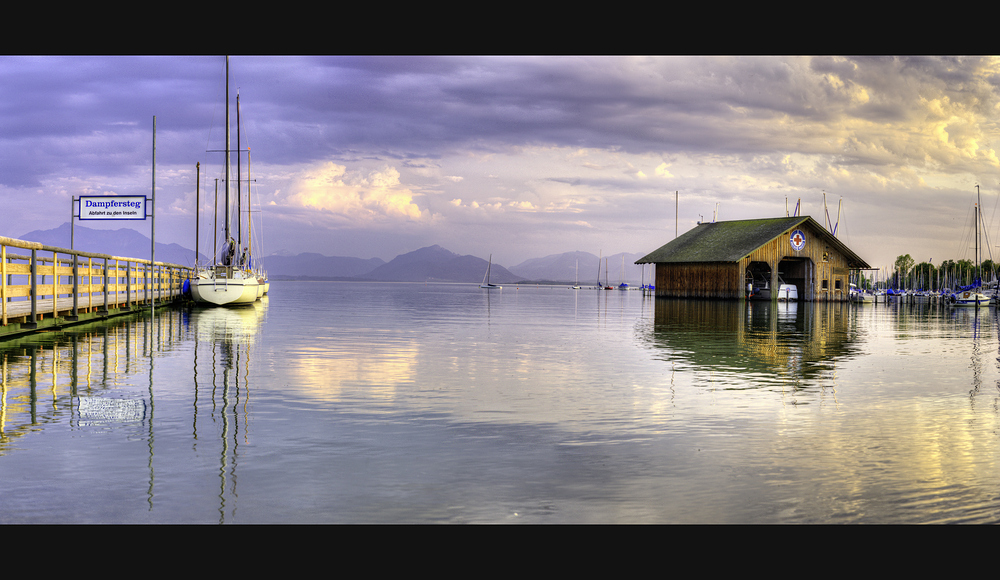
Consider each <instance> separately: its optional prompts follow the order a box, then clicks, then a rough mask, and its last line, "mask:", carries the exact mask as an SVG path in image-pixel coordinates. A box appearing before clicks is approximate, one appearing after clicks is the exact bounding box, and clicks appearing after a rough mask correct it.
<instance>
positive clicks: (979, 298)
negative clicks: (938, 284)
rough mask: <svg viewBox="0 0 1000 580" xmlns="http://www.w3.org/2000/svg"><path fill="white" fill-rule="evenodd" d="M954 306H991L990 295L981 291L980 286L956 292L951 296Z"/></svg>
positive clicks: (950, 301)
mask: <svg viewBox="0 0 1000 580" xmlns="http://www.w3.org/2000/svg"><path fill="white" fill-rule="evenodd" d="M948 301H949V303H950V304H951V305H952V306H989V305H990V297H989V296H987V295H985V294H983V293H982V292H980V291H979V288H970V289H968V290H962V291H960V292H955V293H954V294H952V295H951V296H950V297H949V300H948Z"/></svg>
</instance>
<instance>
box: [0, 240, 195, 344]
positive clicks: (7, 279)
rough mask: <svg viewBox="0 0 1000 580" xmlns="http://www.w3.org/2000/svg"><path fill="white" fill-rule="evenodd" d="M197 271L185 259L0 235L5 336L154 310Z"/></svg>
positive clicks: (0, 333)
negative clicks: (132, 255)
mask: <svg viewBox="0 0 1000 580" xmlns="http://www.w3.org/2000/svg"><path fill="white" fill-rule="evenodd" d="M74 269H75V270H76V271H75V272H74ZM193 273H194V272H193V268H190V267H188V266H181V265H179V264H169V263H164V262H156V263H155V264H154V263H151V262H150V261H149V260H143V259H141V258H125V257H121V256H110V255H107V254H98V253H93V252H81V251H74V250H68V249H65V248H57V247H53V246H46V245H44V244H40V243H38V242H29V241H25V240H17V239H14V238H5V237H0V340H2V339H3V338H6V337H9V336H14V335H18V334H23V333H26V332H34V331H36V330H44V329H55V328H60V327H62V326H66V325H69V324H75V323H78V322H83V321H89V320H94V319H99V318H107V317H109V316H117V315H121V314H128V313H131V312H137V311H140V310H148V309H149V308H150V306H151V303H152V305H159V304H163V303H167V302H170V301H173V300H175V299H177V298H179V297H180V296H181V293H182V291H183V283H184V280H186V279H188V278H190V277H191V276H192V275H193Z"/></svg>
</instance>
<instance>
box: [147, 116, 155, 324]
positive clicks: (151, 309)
mask: <svg viewBox="0 0 1000 580" xmlns="http://www.w3.org/2000/svg"><path fill="white" fill-rule="evenodd" d="M152 198H153V208H152V211H151V212H150V214H151V217H152V222H153V223H152V226H151V227H150V234H151V236H150V237H151V238H152V239H151V242H150V244H151V246H152V247H151V248H150V250H149V261H150V262H152V263H154V264H155V263H156V115H153V194H152ZM155 309H156V294H153V299H152V300H151V301H150V303H149V313H150V314H153V313H154V312H155Z"/></svg>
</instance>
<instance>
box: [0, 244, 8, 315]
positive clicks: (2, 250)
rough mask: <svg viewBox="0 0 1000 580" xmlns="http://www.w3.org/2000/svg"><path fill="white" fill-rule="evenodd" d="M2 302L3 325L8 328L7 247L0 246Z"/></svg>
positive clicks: (0, 294) (0, 290)
mask: <svg viewBox="0 0 1000 580" xmlns="http://www.w3.org/2000/svg"><path fill="white" fill-rule="evenodd" d="M0 278H2V281H0V301H2V302H3V306H2V308H3V325H4V326H7V246H6V245H3V246H0Z"/></svg>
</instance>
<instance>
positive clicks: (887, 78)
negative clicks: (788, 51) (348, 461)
mask: <svg viewBox="0 0 1000 580" xmlns="http://www.w3.org/2000/svg"><path fill="white" fill-rule="evenodd" d="M225 67H226V65H225V57H221V56H137V57H126V56H111V57H109V56H100V57H89V56H68V57H56V56H7V57H0V200H2V206H0V207H2V208H3V211H0V235H2V236H7V237H18V236H20V235H22V234H24V233H27V232H29V231H32V230H37V229H51V228H55V227H57V226H59V225H61V224H63V223H65V222H67V221H69V219H70V213H71V200H72V198H73V197H79V196H81V195H146V196H149V195H150V194H151V192H152V177H153V172H152V158H153V118H154V116H155V118H156V171H155V177H156V216H157V217H156V239H157V241H158V242H165V243H178V244H181V245H183V246H185V247H189V248H194V247H195V234H196V232H195V230H196V227H195V223H196V222H195V217H196V212H197V208H199V207H200V222H199V223H200V227H199V228H198V229H199V230H200V240H201V241H200V249H201V251H202V253H204V254H211V247H212V234H213V221H212V220H213V217H212V216H213V203H214V196H215V180H216V179H220V180H221V178H222V177H223V176H224V156H223V154H222V153H220V152H218V150H220V149H224V148H225V86H226V72H225V70H226V68H225ZM229 67H230V68H229V70H230V73H229V81H230V87H231V101H232V104H231V106H230V112H231V116H232V127H233V129H232V145H231V147H232V148H233V149H235V148H236V109H235V94H236V92H237V89H238V90H239V94H240V108H241V122H240V125H241V129H240V136H241V142H240V145H241V146H242V147H243V148H246V147H249V148H250V157H249V163H250V171H251V177H252V179H253V180H254V181H253V186H252V187H253V189H252V196H253V198H252V210H253V214H252V215H253V221H254V233H253V240H254V245H255V246H259V249H258V250H257V251H260V252H262V253H263V254H264V255H269V254H273V253H286V254H298V253H300V252H316V253H320V254H324V255H327V256H353V257H359V258H372V257H378V258H381V259H383V260H387V261H388V260H391V259H392V258H393V257H395V256H396V255H398V254H401V253H405V252H409V251H413V250H416V249H418V248H421V247H425V246H430V245H434V244H438V245H440V246H442V247H444V248H447V249H448V250H451V251H452V252H455V253H458V254H463V255H464V254H472V255H476V256H479V257H483V258H485V257H487V256H489V255H492V256H493V261H494V262H495V263H498V264H501V265H504V266H514V265H517V264H519V263H521V262H523V261H525V260H527V259H531V258H538V257H543V256H547V255H550V254H558V253H563V252H571V251H586V252H591V253H593V254H597V253H599V252H601V253H603V254H604V255H609V254H614V253H618V252H630V253H633V252H640V253H647V252H651V251H653V250H655V249H656V248H658V247H660V246H662V245H663V244H665V243H667V242H669V241H671V240H672V239H673V238H674V235H675V230H676V231H679V232H680V233H683V232H685V231H687V230H689V229H691V228H692V227H694V226H695V225H696V224H697V223H698V221H711V220H712V219H719V220H735V219H752V218H768V217H783V216H785V215H786V212H787V211H790V210H793V209H794V206H795V204H796V203H797V202H798V201H799V200H801V205H802V211H801V213H802V215H810V216H812V217H813V218H814V219H815V220H816V221H817V222H819V223H820V224H825V223H826V219H825V215H826V211H828V212H829V215H830V218H831V221H832V222H836V223H838V226H837V235H838V237H839V238H840V239H841V240H842V241H844V242H845V243H846V244H847V245H848V246H849V247H850V248H851V249H852V250H854V252H855V253H857V254H858V255H859V256H861V257H862V258H863V259H865V260H866V261H867V262H868V263H869V264H871V265H872V266H876V267H881V266H891V265H892V263H893V262H894V261H895V259H896V257H897V256H899V255H901V254H910V255H911V256H912V257H913V259H914V260H915V261H916V262H917V263H919V262H923V261H928V260H930V261H932V263H934V264H938V263H940V262H942V261H943V260H947V259H954V260H958V259H972V258H973V257H974V250H973V247H974V241H973V234H972V231H973V230H972V227H973V226H972V224H973V216H974V213H975V209H974V207H975V204H976V201H977V188H976V186H977V185H979V192H978V195H979V196H980V197H981V200H982V207H983V221H984V222H985V224H986V236H987V238H984V244H986V245H987V246H988V250H992V253H990V251H987V252H985V253H984V256H985V257H986V258H989V257H991V256H992V257H993V259H994V260H1000V232H998V231H997V229H998V227H1000V213H998V212H1000V209H998V208H1000V159H998V153H997V149H998V145H1000V141H998V142H997V143H994V139H1000V127H998V124H997V119H998V118H1000V59H997V58H984V57H837V56H820V57H768V56H761V57H738V56H737V57H716V56H711V57H708V56H706V57H697V56H683V57H682V56H656V57H642V56H636V57H600V56H587V57H575V56H559V57H554V56H534V57H523V56H516V57H515V56H507V57H504V56H490V57H486V56H468V57H460V56H449V57H359V56H233V57H230V65H229ZM197 163H200V164H201V170H200V174H201V177H200V183H201V192H200V204H199V203H197V198H196V190H197V185H196V184H197V172H196V164H197ZM233 163H234V169H233V171H234V172H235V171H236V169H235V154H234V161H233ZM242 172H243V175H244V176H245V175H246V174H247V156H246V155H244V156H243V161H242ZM234 179H235V177H234ZM223 195H224V192H223V191H222V190H221V189H220V193H219V196H220V202H219V204H220V206H221V204H222V202H221V198H222V197H223ZM234 195H235V192H234ZM244 195H245V191H244ZM824 198H825V202H826V208H827V210H826V211H824ZM838 207H841V208H842V209H841V211H840V213H839V221H838ZM675 208H676V209H675ZM77 223H78V225H83V226H86V227H97V228H110V229H117V228H120V227H132V228H133V229H136V230H138V231H139V232H141V233H143V234H146V235H149V234H150V230H151V222H149V221H145V222H115V221H108V222H94V221H86V222H77ZM222 223H223V217H222V214H220V217H219V230H222V229H223V226H222ZM244 236H246V234H244ZM987 239H988V242H987ZM206 248H207V250H206ZM143 251H145V249H143ZM139 253H142V252H139ZM136 257H146V256H145V255H140V256H136Z"/></svg>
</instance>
